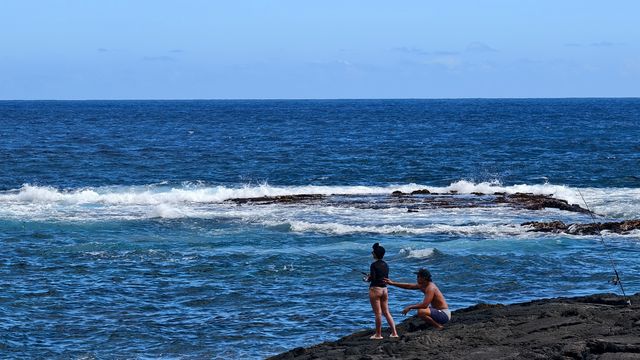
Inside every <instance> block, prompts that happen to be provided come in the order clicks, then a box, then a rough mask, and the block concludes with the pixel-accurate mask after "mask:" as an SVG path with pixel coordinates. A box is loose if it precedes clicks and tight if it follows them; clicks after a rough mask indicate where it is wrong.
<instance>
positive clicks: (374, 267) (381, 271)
mask: <svg viewBox="0 0 640 360" xmlns="http://www.w3.org/2000/svg"><path fill="white" fill-rule="evenodd" d="M371 253H372V254H373V258H374V259H375V260H376V261H374V262H373V263H372V264H371V267H370V268H369V277H368V278H367V281H370V282H371V284H370V285H369V301H371V308H372V309H373V314H374V315H375V317H376V333H375V334H374V335H373V336H371V337H370V339H382V315H384V317H385V318H386V319H387V324H389V327H391V336H390V337H392V338H397V337H398V333H397V332H396V324H395V323H394V322H393V317H391V313H390V312H389V292H388V290H387V284H386V283H385V282H384V278H387V277H389V266H388V265H387V263H386V262H384V261H383V260H382V258H383V257H384V253H385V250H384V248H383V247H382V246H380V244H379V243H375V244H373V251H372V252H371Z"/></svg>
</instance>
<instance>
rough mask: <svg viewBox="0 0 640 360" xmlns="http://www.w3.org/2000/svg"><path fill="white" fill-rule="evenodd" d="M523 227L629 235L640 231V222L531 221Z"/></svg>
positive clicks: (577, 232)
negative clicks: (567, 222) (569, 222)
mask: <svg viewBox="0 0 640 360" xmlns="http://www.w3.org/2000/svg"><path fill="white" fill-rule="evenodd" d="M521 225H522V226H527V227H530V228H531V229H530V230H529V231H538V232H550V233H566V234H572V235H598V234H599V233H600V232H601V231H608V232H612V233H616V234H628V233H629V232H631V231H633V230H637V229H640V220H626V221H620V222H605V223H589V224H565V223H563V222H562V221H551V222H539V221H531V222H526V223H522V224H521Z"/></svg>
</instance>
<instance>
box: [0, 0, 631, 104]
mask: <svg viewBox="0 0 640 360" xmlns="http://www.w3.org/2000/svg"><path fill="white" fill-rule="evenodd" d="M638 14H640V1H632V0H627V1H610V2H604V1H590V0H582V1H577V0H566V1H562V0H556V1H548V0H537V1H533V0H529V1H527V0H518V1H516V0H508V1H507V0H501V1H498V0H482V1H480V0H475V1H426V0H425V1H372V0H368V1H348V0H343V1H333V0H323V1H304V0H297V1H242V0H238V1H193V0H183V1H163V0H153V1H151V0H128V1H124V0H108V1H97V0H95V1H92V0H69V1H62V0H42V1H33V0H21V1H15V0H3V1H2V3H1V4H0V99H255V98H258V99H270V98H287V99H298V98H466V97H481V98H485V97H488V98H494V97H638V96H640V85H639V84H640V26H638V25H637V23H638V21H637V17H638Z"/></svg>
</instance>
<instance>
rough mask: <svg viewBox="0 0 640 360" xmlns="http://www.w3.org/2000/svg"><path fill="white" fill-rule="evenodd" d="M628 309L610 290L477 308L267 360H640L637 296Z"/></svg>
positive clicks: (639, 303) (639, 304)
mask: <svg viewBox="0 0 640 360" xmlns="http://www.w3.org/2000/svg"><path fill="white" fill-rule="evenodd" d="M631 302H632V306H627V305H626V304H625V302H624V299H623V298H622V297H620V296H616V295H612V294H600V295H592V296H587V297H579V298H557V299H544V300H537V301H532V302H528V303H522V304H513V305H507V306H504V305H482V304H481V305H476V306H473V307H470V308H467V309H462V310H458V311H455V312H454V313H453V316H452V317H453V319H452V321H451V322H450V323H449V324H447V326H446V327H445V329H444V330H442V331H436V330H434V329H432V328H429V327H427V326H425V325H424V323H423V322H422V321H421V320H420V319H418V318H416V317H412V318H409V319H407V320H405V321H403V322H402V323H401V324H400V325H399V326H398V333H399V334H400V339H396V340H392V339H389V338H388V333H389V331H388V330H387V329H384V331H383V334H384V335H385V339H384V340H377V341H376V340H370V339H369V336H371V335H372V334H373V330H368V331H362V332H358V333H354V334H352V335H349V336H346V337H344V338H342V339H340V340H338V341H335V342H325V343H322V344H318V345H315V346H312V347H310V348H306V349H304V348H296V349H293V350H291V351H289V352H286V353H283V354H280V355H277V356H274V357H272V358H271V359H363V360H364V359H640V293H638V294H636V295H634V296H632V297H631Z"/></svg>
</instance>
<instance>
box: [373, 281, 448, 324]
mask: <svg viewBox="0 0 640 360" xmlns="http://www.w3.org/2000/svg"><path fill="white" fill-rule="evenodd" d="M416 274H417V275H418V276H417V281H418V282H417V284H405V283H399V282H395V281H393V280H390V279H387V278H385V279H384V282H385V283H387V284H388V285H392V286H396V287H399V288H401V289H407V290H420V291H422V292H423V293H424V300H422V302H421V303H417V304H414V305H409V306H407V307H405V308H404V310H402V314H403V315H406V314H407V313H408V312H409V311H411V310H413V309H417V310H418V316H419V317H420V318H421V319H423V320H424V321H426V322H427V323H428V324H429V325H431V326H433V327H434V328H436V329H437V330H442V329H443V328H444V327H443V326H442V325H444V324H446V323H447V322H449V320H451V311H449V306H448V305H447V302H446V301H445V299H444V296H443V295H442V293H441V292H440V289H438V287H437V286H436V284H434V283H433V282H432V281H431V273H430V272H429V270H427V269H424V268H423V269H420V270H418V272H416Z"/></svg>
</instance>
